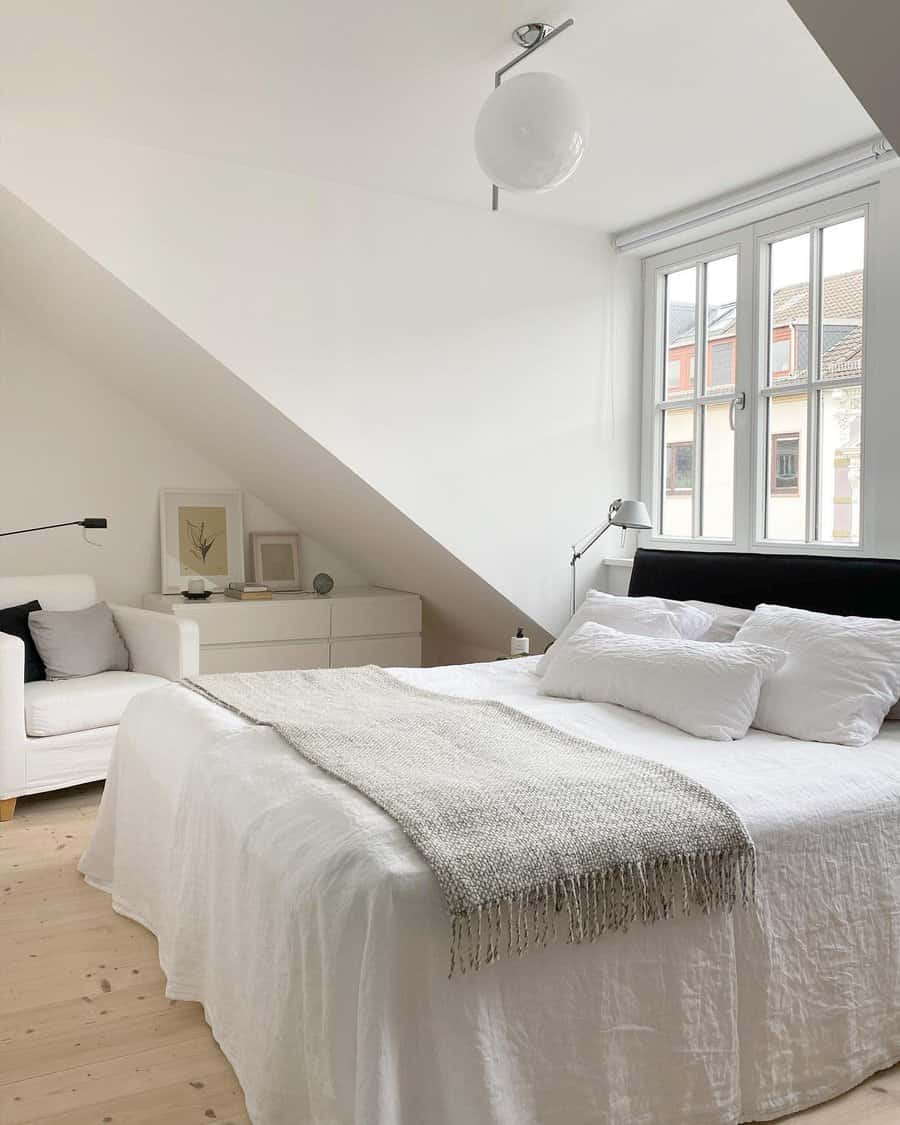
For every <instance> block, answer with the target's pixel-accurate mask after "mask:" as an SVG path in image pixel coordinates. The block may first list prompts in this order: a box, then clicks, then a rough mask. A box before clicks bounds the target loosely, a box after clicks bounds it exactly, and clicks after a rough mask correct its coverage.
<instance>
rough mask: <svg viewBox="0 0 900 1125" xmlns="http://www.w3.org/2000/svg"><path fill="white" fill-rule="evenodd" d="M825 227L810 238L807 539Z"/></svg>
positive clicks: (811, 528) (815, 456)
mask: <svg viewBox="0 0 900 1125" xmlns="http://www.w3.org/2000/svg"><path fill="white" fill-rule="evenodd" d="M821 275H822V230H821V227H814V228H813V230H812V231H811V237H810V240H809V329H808V342H807V352H808V354H807V380H806V381H807V388H808V389H807V392H806V541H807V543H815V541H816V540H817V539H818V537H819V410H818V406H819V392H818V391H816V390H815V389H814V387H813V385H812V384H813V381H814V380H817V379H818V378H819V376H820V374H821V371H820V351H821V349H820V336H821V323H822V276H821Z"/></svg>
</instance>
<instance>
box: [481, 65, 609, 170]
mask: <svg viewBox="0 0 900 1125" xmlns="http://www.w3.org/2000/svg"><path fill="white" fill-rule="evenodd" d="M587 139H588V116H587V113H586V112H585V110H584V108H583V106H582V105H581V103H580V102H579V100H578V97H577V95H576V93H575V90H574V89H573V87H572V86H571V84H570V83H569V82H567V81H566V80H565V79H564V78H560V77H559V76H558V75H556V74H543V73H533V74H521V75H519V76H518V77H517V78H511V79H509V81H507V82H505V83H504V84H503V85H502V86H498V87H497V88H496V89H495V90H494V92H493V93H492V94H491V96H490V97H489V98H488V100H487V101H486V102H485V103H484V106H483V108H482V110H481V113H479V115H478V120H477V122H476V124H475V155H476V157H477V158H478V163H479V164H480V165H481V169H482V171H483V172H484V174H485V175H486V176H487V177H488V179H489V180H490V181H491V183H493V184H496V186H497V187H500V188H505V189H506V190H507V191H525V192H530V191H534V192H538V191H549V190H550V189H551V188H555V187H559V185H560V184H562V183H564V182H565V181H566V180H567V179H568V178H569V177H570V176H571V175H572V174H573V173H574V172H575V170H576V169H577V167H578V165H579V164H580V163H581V158H582V156H584V149H585V145H586V143H587Z"/></svg>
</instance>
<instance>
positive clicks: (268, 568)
mask: <svg viewBox="0 0 900 1125" xmlns="http://www.w3.org/2000/svg"><path fill="white" fill-rule="evenodd" d="M250 557H251V559H252V560H253V581H254V582H261V583H262V584H263V585H265V586H268V587H269V589H270V590H299V589H300V536H299V534H298V533H297V532H296V531H251V532H250Z"/></svg>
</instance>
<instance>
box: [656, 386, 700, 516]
mask: <svg viewBox="0 0 900 1125" xmlns="http://www.w3.org/2000/svg"><path fill="white" fill-rule="evenodd" d="M662 471H663V502H662V533H663V535H677V536H680V537H685V538H690V537H691V536H692V535H693V534H694V530H693V523H694V410H693V408H690V409H688V410H681V409H676V410H666V411H665V412H664V416H663V464H662Z"/></svg>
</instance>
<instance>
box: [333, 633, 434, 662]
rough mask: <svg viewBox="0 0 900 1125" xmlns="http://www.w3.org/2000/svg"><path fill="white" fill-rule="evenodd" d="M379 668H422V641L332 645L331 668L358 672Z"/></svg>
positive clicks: (383, 640)
mask: <svg viewBox="0 0 900 1125" xmlns="http://www.w3.org/2000/svg"><path fill="white" fill-rule="evenodd" d="M361 664H379V665H380V666H381V667H382V668H421V666H422V638H421V637H362V638H359V639H357V640H352V641H332V642H331V667H332V668H355V667H358V666H359V665H361Z"/></svg>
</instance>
